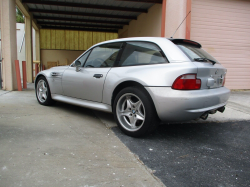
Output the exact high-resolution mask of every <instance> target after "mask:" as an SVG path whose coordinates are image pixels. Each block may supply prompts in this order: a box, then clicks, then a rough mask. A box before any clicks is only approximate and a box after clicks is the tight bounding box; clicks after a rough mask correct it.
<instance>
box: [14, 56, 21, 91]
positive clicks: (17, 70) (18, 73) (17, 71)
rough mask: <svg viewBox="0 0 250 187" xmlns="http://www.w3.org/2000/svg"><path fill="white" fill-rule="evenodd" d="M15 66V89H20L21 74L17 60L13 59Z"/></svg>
mask: <svg viewBox="0 0 250 187" xmlns="http://www.w3.org/2000/svg"><path fill="white" fill-rule="evenodd" d="M15 67H16V80H17V89H18V91H22V84H21V75H20V67H19V60H15Z"/></svg>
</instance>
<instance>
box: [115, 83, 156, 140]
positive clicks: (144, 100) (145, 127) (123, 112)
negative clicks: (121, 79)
mask: <svg viewBox="0 0 250 187" xmlns="http://www.w3.org/2000/svg"><path fill="white" fill-rule="evenodd" d="M113 112H114V115H115V119H116V122H117V124H118V127H119V128H120V129H121V130H122V131H123V132H124V133H125V134H127V135H130V136H134V137H138V136H142V135H145V134H147V133H150V132H152V131H153V130H154V129H155V128H156V127H157V124H158V118H157V115H156V111H155V107H154V104H153V101H152V100H151V97H150V96H149V94H148V93H147V92H146V90H144V88H139V87H127V88H124V89H122V90H121V91H120V92H119V93H118V94H117V95H116V97H115V100H114V104H113Z"/></svg>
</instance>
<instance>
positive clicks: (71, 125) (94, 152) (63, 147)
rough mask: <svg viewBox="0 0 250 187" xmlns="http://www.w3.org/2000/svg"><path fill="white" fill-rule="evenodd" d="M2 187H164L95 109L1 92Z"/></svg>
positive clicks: (29, 94)
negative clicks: (48, 103)
mask: <svg viewBox="0 0 250 187" xmlns="http://www.w3.org/2000/svg"><path fill="white" fill-rule="evenodd" d="M0 186H1V187H6V186H28V187H29V186H32V187H33V186H53V187H56V186H60V187H61V186H85V187H87V186H88V187H89V186H163V184H162V183H161V181H159V180H158V179H157V178H156V177H154V176H153V175H152V172H151V171H150V170H149V169H147V168H146V166H144V165H143V164H142V163H141V162H140V161H139V160H138V158H137V157H136V156H135V155H134V154H133V153H131V152H130V151H129V149H128V148H127V147H126V146H125V145H124V144H123V143H122V142H121V141H120V140H119V139H118V138H117V137H116V136H115V134H114V133H113V132H112V131H111V130H110V129H108V128H107V127H106V126H105V125H104V124H103V123H102V122H101V121H100V120H99V119H98V118H97V117H96V116H95V114H94V113H93V111H92V110H89V109H85V108H80V107H76V106H71V105H67V104H63V103H57V104H56V105H55V106H53V107H46V106H41V105H39V104H38V102H37V101H36V98H35V92H34V90H32V89H28V90H26V91H22V92H17V91H15V92H4V91H1V92H0Z"/></svg>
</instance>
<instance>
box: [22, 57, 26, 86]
mask: <svg viewBox="0 0 250 187" xmlns="http://www.w3.org/2000/svg"><path fill="white" fill-rule="evenodd" d="M22 69H23V88H25V89H26V88H27V74H26V61H22Z"/></svg>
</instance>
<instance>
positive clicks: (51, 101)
mask: <svg viewBox="0 0 250 187" xmlns="http://www.w3.org/2000/svg"><path fill="white" fill-rule="evenodd" d="M40 80H44V81H45V82H46V84H47V92H48V96H47V99H46V101H45V102H41V101H40V100H39V99H38V96H37V84H38V83H39V81H40ZM35 89H36V98H37V101H38V102H39V103H40V104H41V105H45V106H49V105H52V104H53V100H52V98H51V94H50V88H49V84H48V81H47V80H46V78H45V77H39V78H38V80H37V81H36V86H35Z"/></svg>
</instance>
